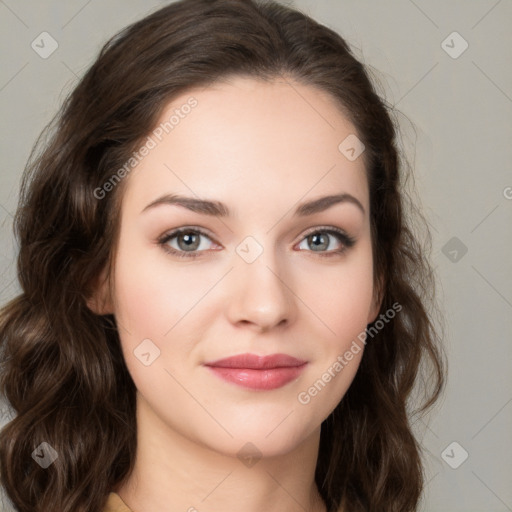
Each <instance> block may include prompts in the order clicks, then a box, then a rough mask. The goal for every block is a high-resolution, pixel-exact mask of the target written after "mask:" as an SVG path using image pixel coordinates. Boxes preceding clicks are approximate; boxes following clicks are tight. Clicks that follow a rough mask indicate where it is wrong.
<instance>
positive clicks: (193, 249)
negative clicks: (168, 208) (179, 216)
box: [158, 227, 211, 258]
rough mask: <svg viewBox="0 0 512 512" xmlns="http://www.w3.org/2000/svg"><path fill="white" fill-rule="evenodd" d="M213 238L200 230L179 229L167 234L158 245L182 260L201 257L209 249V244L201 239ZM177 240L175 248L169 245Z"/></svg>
mask: <svg viewBox="0 0 512 512" xmlns="http://www.w3.org/2000/svg"><path fill="white" fill-rule="evenodd" d="M202 237H204V238H207V239H208V240H210V241H211V238H210V237H209V235H208V234H207V233H205V232H204V231H202V230H201V229H198V228H190V227H189V228H179V229H175V230H174V231H171V232H170V233H166V234H165V235H164V236H163V237H162V238H160V239H159V240H158V244H159V245H161V246H162V248H163V249H164V251H166V252H168V253H170V254H173V255H175V256H179V257H180V258H195V257H197V256H200V254H201V252H203V251H205V250H207V249H208V247H205V245H206V246H207V245H208V244H207V243H206V244H204V243H202V242H201V238H202ZM174 239H176V240H175V242H176V243H175V244H174V247H173V246H171V245H170V244H169V242H172V241H174Z"/></svg>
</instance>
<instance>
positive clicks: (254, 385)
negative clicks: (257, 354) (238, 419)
mask: <svg viewBox="0 0 512 512" xmlns="http://www.w3.org/2000/svg"><path fill="white" fill-rule="evenodd" d="M306 364H307V363H304V364H303V365H301V366H287V367H282V368H270V369H266V370H253V369H249V368H221V367H219V366H208V368H210V370H211V371H212V372H213V373H215V375H217V376H218V377H220V378H221V379H224V380H226V381H228V382H232V383H234V384H238V385H239V386H242V387H244V388H249V389H263V390H267V389H277V388H280V387H282V386H284V385H285V384H288V382H291V381H292V380H294V379H296V378H297V377H298V376H299V375H300V374H301V372H302V371H303V370H304V368H305V366H306Z"/></svg>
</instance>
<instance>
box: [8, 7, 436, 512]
mask: <svg viewBox="0 0 512 512" xmlns="http://www.w3.org/2000/svg"><path fill="white" fill-rule="evenodd" d="M54 126H55V129H54V131H53V134H52V137H51V139H50V140H49V142H48V143H47V144H46V145H45V147H44V148H43V150H42V152H41V153H40V154H39V156H37V157H36V158H34V159H33V161H32V162H31V163H30V164H29V166H28V167H27V170H26V174H25V175H24V178H23V182H22V189H21V195H20V204H19V207H18V210H17V213H16V220H15V229H16V236H17V238H18V241H19V247H20V250H19V256H18V270H19V279H20V284H21V287H22V291H23V293H22V294H21V295H20V296H18V297H17V298H15V299H13V300H12V301H11V302H10V303H8V304H7V305H6V306H5V307H4V308H3V310H2V312H1V316H0V333H1V338H0V339H1V346H2V350H3V354H2V365H3V366H2V373H1V389H2V392H3V394H4V395H5V397H6V398H7V400H8V401H9V403H10V404H11V406H12V408H13V410H14V411H15V412H16V414H17V417H16V418H14V419H13V420H12V421H11V422H10V423H8V424H7V425H6V426H5V427H4V429H3V430H2V432H1V434H0V464H1V479H2V484H3V486H4V488H5V489H6V492H7V494H8V496H9V498H10V499H11V501H12V502H13V504H14V506H15V507H16V509H17V510H34V511H49V510H59V511H65V512H79V511H80V512H82V511H83V512H85V511H88V512H89V511H102V510H103V511H114V510H119V511H125V512H126V511H133V512H144V511H151V512H159V511H163V510H190V511H192V510H199V511H201V510H209V511H216V510H231V509H234V508H235V507H240V506H243V507H244V509H245V510H250V511H263V510H265V511H266V512H273V511H278V510H280V511H281V510H297V511H298V510H308V511H314V512H320V511H329V512H334V511H344V512H355V511H361V512H362V511H366V512H367V511H401V512H403V511H409V510H410V511H412V510H415V509H416V507H417V504H418V501H419V499H420V496H421V490H422V486H423V472H422V464H421V453H420V446H419V444H418V442H417V440H416V439H415V437H414V435H413V433H412V431H411V422H410V420H411V415H410V412H411V411H410V405H411V404H410V400H409V398H410V394H411V391H412V389H413V385H414V383H415V382H416V381H418V379H417V376H418V375H419V372H420V369H421V368H422V367H423V366H422V365H423V364H425V365H426V366H425V368H427V369H430V373H429V374H427V375H428V376H429V378H428V380H427V381H426V383H425V381H421V380H420V381H419V382H420V383H422V385H423V386H426V387H424V388H422V390H423V391H424V392H425V400H424V402H423V403H422V404H419V407H418V410H419V411H425V410H426V409H427V408H428V407H429V406H430V405H432V404H433V403H434V401H435V399H436V398H437V397H438V395H439V394H440V392H441V389H442V386H443V372H444V370H443V368H444V366H443V362H442V361H443V358H442V352H441V349H440V347H439V335H438V334H437V332H436V329H435V328H434V323H433V321H432V318H431V312H430V311H429V302H432V298H433V295H432V292H433V280H432V272H431V268H430V266H429V263H428V261H427V259H426V256H425V254H424V252H423V251H424V247H422V246H421V244H420V243H419V242H418V240H417V237H416V236H415V235H414V234H413V233H412V231H411V229H410V225H411V224H410V223H411V222H412V221H411V220H410V219H409V218H407V217H406V211H405V206H406V204H405V202H406V200H407V196H406V194H405V191H404V190H403V186H402V185H403V184H402V179H401V175H400V172H399V156H398V153H397V149H396V146H395V129H394V126H393V123H392V121H391V118H390V114H389V112H388V110H387V108H386V106H385V105H384V103H383V100H381V99H380V98H379V97H378V95H377V94H376V93H375V91H374V88H373V86H372V84H371V82H370V80H369V78H368V76H367V73H366V71H365V69H364V67H363V66H362V64H361V63H360V62H358V61H357V60H356V59H355V58H354V56H353V55H352V54H351V52H350V50H349V47H348V45H347V44H346V43H345V42H344V41H343V39H342V38H341V37H340V36H339V35H337V34H335V33H334V32H333V31H331V30H329V29H328V28H326V27H324V26H322V25H320V24H318V23H316V22H315V21H313V20H312V19H310V18H308V17H307V16H305V15H304V14H302V13H300V12H298V11H296V10H293V9H291V8H288V7H284V6H281V5H279V4H276V3H272V2H267V3H257V2H253V1H252V0H251V1H249V0H243V1H242V0H214V1H208V0H183V1H180V2H176V3H173V4H171V5H169V6H167V7H164V8H163V9H161V10H159V11H157V12H155V13H153V14H152V15H150V16H148V17H147V18H145V19H143V20H141V21H139V22H138V23H135V24H134V25H132V26H130V27H128V28H127V29H125V30H124V31H122V32H121V33H120V34H118V35H117V36H115V37H114V38H113V39H112V40H111V41H110V42H109V43H107V44H106V45H105V47H104V49H103V50H102V52H101V54H100V55H99V57H98V59H97V60H96V62H95V63H94V64H93V66H92V67H91V69H90V70H89V71H88V72H87V73H86V74H85V76H84V77H83V79H82V80H81V82H80V83H79V84H78V86H77V87H76V88H75V90H74V91H73V92H72V94H71V95H70V97H69V98H68V100H67V101H66V103H65V104H64V106H63V107H62V111H61V113H60V116H59V117H58V118H57V119H56V122H55V125H54Z"/></svg>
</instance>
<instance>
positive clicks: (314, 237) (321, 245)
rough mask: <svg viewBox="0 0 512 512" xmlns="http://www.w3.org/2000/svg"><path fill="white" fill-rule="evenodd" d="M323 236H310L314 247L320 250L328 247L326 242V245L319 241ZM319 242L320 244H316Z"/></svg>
mask: <svg viewBox="0 0 512 512" xmlns="http://www.w3.org/2000/svg"><path fill="white" fill-rule="evenodd" d="M323 236H324V235H318V234H316V235H311V240H312V241H313V244H314V246H315V247H321V248H322V249H326V248H327V246H328V245H329V242H328V241H327V244H326V243H325V242H324V243H322V242H321V241H320V240H321V238H322V237H323ZM319 241H320V243H319V244H317V243H316V242H319Z"/></svg>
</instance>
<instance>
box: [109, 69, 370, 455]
mask: <svg viewBox="0 0 512 512" xmlns="http://www.w3.org/2000/svg"><path fill="white" fill-rule="evenodd" d="M292 85H293V86H292ZM190 98H194V99H190ZM187 102H188V103H187ZM185 105H189V107H186V106H185ZM173 115H174V118H172V120H171V121H169V119H170V118H171V116H173ZM166 122H167V124H165V123H166ZM161 123H163V124H161ZM158 125H159V126H157V127H155V131H154V132H153V133H152V134H150V137H151V140H150V139H147V140H146V149H147V150H142V151H140V152H139V156H140V163H138V165H136V167H135V168H134V170H133V171H131V172H130V174H129V175H128V176H126V177H125V178H124V179H126V180H128V182H127V183H126V185H127V189H126V192H125V195H124V197H123V202H122V209H121V229H120V239H119V246H118V250H117V253H116V257H115V275H114V289H115V293H114V304H113V305H112V310H113V312H114V314H115V316H116V319H117V323H118V327H119V333H120V337H121V343H122V349H123V353H124V357H125V360H126V364H127V366H128V369H129V371H130V373H131V376H132V378H133V380H134V382H135V385H136V387H137V389H138V400H139V408H140V404H141V403H142V404H143V405H144V410H145V411H146V412H148V414H150V415H151V417H152V418H153V421H157V422H159V424H160V425H163V426H164V429H170V430H169V432H170V433H171V432H172V434H173V435H176V434H178V435H180V436H184V437H186V438H188V439H189V440H191V441H193V442H195V443H199V444H201V445H203V446H207V447H209V448H212V449H214V450H216V451H220V452H222V453H226V454H231V455H234V454H236V453H237V452H238V451H239V450H240V448H241V447H242V446H244V445H245V443H247V442H251V443H252V444H253V445H255V446H256V447H257V449H258V450H259V451H260V452H261V453H262V454H264V455H273V454H274V455H275V454H281V453H285V452H287V451H289V450H291V449H292V448H293V447H295V446H297V445H298V444H299V443H301V442H302V441H304V440H306V439H307V438H308V436H310V435H312V434H313V433H315V432H316V433H318V428H319V426H320V424H321V422H322V421H323V420H324V419H325V418H326V417H327V416H328V415H329V414H330V413H331V411H332V410H333V409H334V408H335V406H336V405H337V404H338V402H339V401H340V400H341V398H342V397H343V395H344V394H345V392H346V391H347V388H348V387H349V385H350V383H351V381H352V379H353V377H354V375H355V373H356V371H357V369H358V366H359V363H360V360H361V356H362V354H363V350H361V347H363V344H362V343H361V342H360V341H359V340H358V335H360V334H361V332H364V330H365V328H366V325H367V324H368V323H370V322H371V321H373V319H374V318H375V317H376V315H377V312H378V304H376V303H374V301H373V292H374V290H373V275H372V248H371V239H370V224H369V194H368V188H367V179H366V174H365V168H364V164H363V159H362V155H361V156H359V157H357V155H358V153H359V151H360V150H361V148H362V147H361V146H359V145H358V140H357V139H355V138H354V136H355V128H354V127H353V126H352V125H351V124H350V123H349V122H348V120H347V119H345V118H344V116H343V115H342V114H341V113H340V112H339V110H338V109H337V108H336V106H335V104H334V101H333V100H332V99H331V98H330V97H329V96H328V95H327V94H325V93H323V92H321V91H319V90H317V89H315V88H311V87H309V86H304V85H299V84H297V83H291V82H290V83H287V82H285V81H274V82H272V83H268V82H263V81H255V80H253V79H248V78H235V79H233V80H231V81H230V82H229V83H227V82H226V83H218V84H216V85H214V86H211V87H208V88H206V89H197V90H194V91H191V92H189V93H186V94H183V95H181V96H180V97H178V98H176V99H174V100H173V101H172V102H171V103H170V104H169V105H168V106H167V108H166V109H165V111H164V112H163V114H162V116H161V119H160V120H159V121H158ZM347 137H350V138H349V139H347V141H345V139H346V138H347ZM343 141H345V142H343ZM342 142H343V144H342V145H341V149H339V146H340V144H341V143H342ZM351 148H353V149H354V151H352V150H351ZM142 154H145V156H141V155H142ZM356 157H357V158H356ZM332 196H341V198H342V200H339V197H338V200H335V199H333V200H331V199H329V200H325V201H319V202H318V200H319V199H321V198H325V197H332ZM172 198H174V200H173V199H172ZM343 198H344V199H343ZM203 202H204V203H203ZM306 204H309V206H305V205H306ZM176 229H184V230H185V231H184V233H181V234H173V231H175V230H176ZM336 231H340V232H341V235H338V234H337V233H336ZM167 235H168V236H167ZM347 237H348V238H347ZM351 239H353V240H354V242H353V244H351V243H350V240H351ZM354 341H355V343H354ZM347 353H350V354H351V357H350V354H347ZM245 354H252V355H254V356H255V357H254V358H252V359H251V358H245V357H243V358H239V359H238V360H237V359H235V360H232V361H230V362H228V363H226V364H224V365H222V363H218V366H215V365H214V366H209V365H208V363H212V362H216V361H219V360H221V359H225V358H231V357H233V356H240V355H245ZM276 354H281V355H283V354H284V355H287V356H289V358H282V357H277V358H270V359H267V360H263V359H258V357H261V358H263V357H265V356H272V355H276ZM291 358H295V359H291ZM342 361H343V362H342ZM264 363H268V365H267V366H266V367H264V368H262V367H261V365H263V366H265V364H264ZM301 363H302V364H301ZM337 363H338V364H337ZM258 365H260V366H259V367H258ZM340 366H341V369H340ZM258 368H259V369H258ZM149 412H150V413H149Z"/></svg>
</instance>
